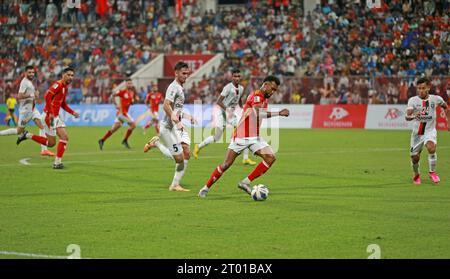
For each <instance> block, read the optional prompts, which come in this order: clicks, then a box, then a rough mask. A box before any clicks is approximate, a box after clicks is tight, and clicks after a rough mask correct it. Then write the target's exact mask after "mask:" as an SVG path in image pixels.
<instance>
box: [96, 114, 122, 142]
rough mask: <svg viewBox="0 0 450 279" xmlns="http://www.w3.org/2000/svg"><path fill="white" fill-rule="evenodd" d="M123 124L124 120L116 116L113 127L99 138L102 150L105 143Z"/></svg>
mask: <svg viewBox="0 0 450 279" xmlns="http://www.w3.org/2000/svg"><path fill="white" fill-rule="evenodd" d="M121 126H122V122H121V121H120V120H119V119H117V118H116V120H115V121H114V124H113V125H112V127H111V129H109V130H108V131H107V132H106V134H105V135H104V136H103V137H102V138H101V139H99V140H98V146H99V147H100V150H103V145H104V144H105V141H106V140H107V139H108V138H109V137H110V136H111V135H112V134H114V133H115V132H116V131H117V130H119V128H120V127H121Z"/></svg>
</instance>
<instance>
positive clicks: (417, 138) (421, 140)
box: [409, 129, 437, 156]
mask: <svg viewBox="0 0 450 279" xmlns="http://www.w3.org/2000/svg"><path fill="white" fill-rule="evenodd" d="M429 141H431V142H433V143H434V144H437V132H436V129H434V130H432V131H430V132H427V133H425V134H424V135H415V134H412V135H411V144H410V147H411V148H410V150H409V154H410V155H411V156H412V155H417V154H419V153H420V152H422V148H423V146H424V145H425V144H426V143H427V142H429Z"/></svg>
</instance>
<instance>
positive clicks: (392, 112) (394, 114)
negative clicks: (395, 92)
mask: <svg viewBox="0 0 450 279" xmlns="http://www.w3.org/2000/svg"><path fill="white" fill-rule="evenodd" d="M402 115H403V112H402V111H401V110H399V109H398V108H388V109H387V112H386V114H385V115H384V119H389V120H394V119H397V118H399V117H401V116H402Z"/></svg>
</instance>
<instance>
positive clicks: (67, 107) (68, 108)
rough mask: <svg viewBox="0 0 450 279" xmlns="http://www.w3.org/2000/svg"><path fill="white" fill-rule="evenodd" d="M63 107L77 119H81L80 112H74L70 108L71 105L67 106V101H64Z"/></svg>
mask: <svg viewBox="0 0 450 279" xmlns="http://www.w3.org/2000/svg"><path fill="white" fill-rule="evenodd" d="M61 107H62V108H63V109H64V110H65V111H67V112H68V113H70V114H72V115H73V116H74V117H75V118H78V117H80V114H79V113H78V112H76V111H74V110H73V109H72V108H71V107H69V105H67V103H66V100H63V101H62V104H61Z"/></svg>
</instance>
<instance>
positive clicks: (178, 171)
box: [172, 162, 184, 186]
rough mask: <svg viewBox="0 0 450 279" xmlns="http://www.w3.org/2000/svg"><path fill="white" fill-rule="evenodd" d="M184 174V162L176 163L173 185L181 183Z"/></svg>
mask: <svg viewBox="0 0 450 279" xmlns="http://www.w3.org/2000/svg"><path fill="white" fill-rule="evenodd" d="M183 175H184V162H183V163H176V164H175V175H174V176H173V180H172V186H176V185H180V181H181V178H183Z"/></svg>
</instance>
